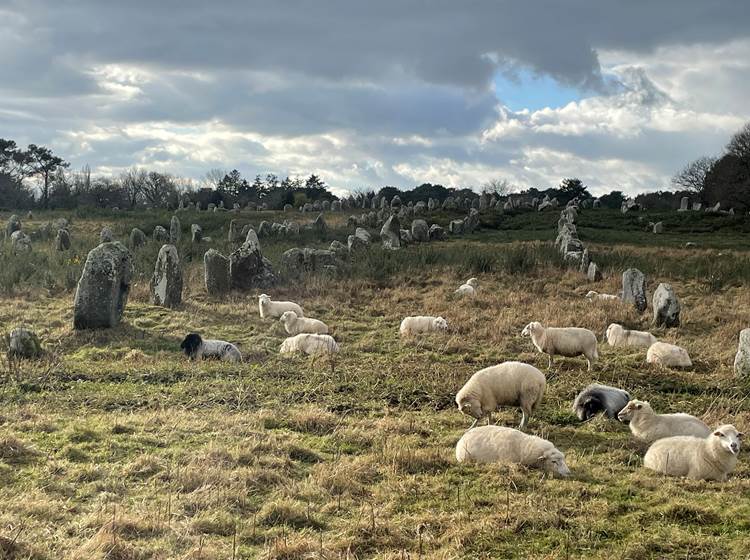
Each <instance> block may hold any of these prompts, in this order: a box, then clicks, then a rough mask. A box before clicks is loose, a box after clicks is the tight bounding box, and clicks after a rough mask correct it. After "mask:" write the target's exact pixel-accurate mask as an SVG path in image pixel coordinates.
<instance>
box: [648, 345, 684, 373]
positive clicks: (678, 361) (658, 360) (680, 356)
mask: <svg viewBox="0 0 750 560" xmlns="http://www.w3.org/2000/svg"><path fill="white" fill-rule="evenodd" d="M646 362H648V363H649V364H661V365H663V366H667V367H691V366H692V365H693V362H691V361H690V355H689V354H688V352H687V350H685V349H684V348H682V347H680V346H675V345H674V344H667V343H666V342H654V343H653V344H652V345H651V346H649V347H648V351H647V352H646Z"/></svg>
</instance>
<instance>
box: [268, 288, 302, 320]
mask: <svg viewBox="0 0 750 560" xmlns="http://www.w3.org/2000/svg"><path fill="white" fill-rule="evenodd" d="M258 311H259V312H260V317H261V319H265V318H266V317H281V315H282V314H283V313H284V312H285V311H294V312H295V313H296V314H297V317H304V316H305V314H304V312H303V311H302V308H301V307H300V306H299V305H297V304H296V303H294V302H293V301H271V296H267V295H266V294H260V295H259V296H258Z"/></svg>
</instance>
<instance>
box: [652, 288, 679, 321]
mask: <svg viewBox="0 0 750 560" xmlns="http://www.w3.org/2000/svg"><path fill="white" fill-rule="evenodd" d="M653 305H654V320H653V325H654V326H655V327H666V328H672V327H679V326H680V300H679V299H677V295H675V293H674V290H673V289H672V285H671V284H665V283H661V284H659V287H657V288H656V291H654V298H653Z"/></svg>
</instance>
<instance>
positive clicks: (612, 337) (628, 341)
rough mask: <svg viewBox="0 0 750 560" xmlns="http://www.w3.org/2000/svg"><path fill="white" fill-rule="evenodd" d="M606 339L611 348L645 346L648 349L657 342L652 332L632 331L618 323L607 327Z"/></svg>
mask: <svg viewBox="0 0 750 560" xmlns="http://www.w3.org/2000/svg"><path fill="white" fill-rule="evenodd" d="M605 338H606V339H607V343H608V344H609V345H610V346H643V347H645V348H648V347H649V346H651V345H652V344H654V343H655V342H657V339H656V337H655V336H654V335H652V334H651V333H650V332H645V331H631V330H628V329H626V328H625V327H623V326H622V325H618V324H617V323H611V324H610V325H609V326H608V327H607V332H606V334H605Z"/></svg>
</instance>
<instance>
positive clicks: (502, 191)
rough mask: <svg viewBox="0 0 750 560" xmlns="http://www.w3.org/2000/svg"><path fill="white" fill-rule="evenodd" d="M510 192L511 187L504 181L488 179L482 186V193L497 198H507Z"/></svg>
mask: <svg viewBox="0 0 750 560" xmlns="http://www.w3.org/2000/svg"><path fill="white" fill-rule="evenodd" d="M512 191H513V186H512V185H511V184H510V183H509V182H508V181H507V180H505V179H490V180H489V181H486V182H484V183H483V184H482V192H484V193H488V194H496V195H497V196H499V197H503V196H507V195H508V194H510V193H511V192H512Z"/></svg>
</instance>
